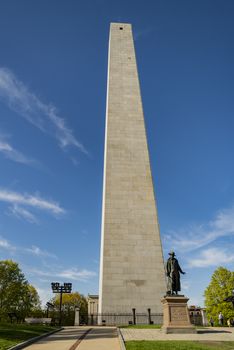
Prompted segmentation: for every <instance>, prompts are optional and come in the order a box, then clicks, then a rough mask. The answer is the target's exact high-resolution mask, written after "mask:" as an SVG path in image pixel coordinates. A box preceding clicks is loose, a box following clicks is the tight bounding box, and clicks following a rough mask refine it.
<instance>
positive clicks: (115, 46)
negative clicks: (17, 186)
mask: <svg viewBox="0 0 234 350" xmlns="http://www.w3.org/2000/svg"><path fill="white" fill-rule="evenodd" d="M165 291H166V282H165V272H164V263H163V254H162V246H161V239H160V233H159V224H158V217H157V209H156V202H155V195H154V187H153V181H152V174H151V168H150V160H149V151H148V145H147V137H146V130H145V124H144V114H143V109H142V101H141V93H140V86H139V80H138V72H137V65H136V57H135V49H134V43H133V36H132V28H131V24H126V23H111V26H110V38H109V57H108V82H107V101H106V133H105V155H104V179H103V202H102V233H101V259H100V284H99V313H101V314H112V315H113V314H131V313H132V309H136V314H137V313H145V314H147V310H148V309H150V310H151V313H161V312H162V304H161V299H162V297H163V295H164V294H165ZM105 320H106V318H105ZM106 322H107V324H108V320H106Z"/></svg>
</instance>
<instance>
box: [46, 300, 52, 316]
mask: <svg viewBox="0 0 234 350" xmlns="http://www.w3.org/2000/svg"><path fill="white" fill-rule="evenodd" d="M46 306H47V310H46V317H47V318H48V317H49V309H50V308H54V304H51V303H49V302H48V303H46Z"/></svg>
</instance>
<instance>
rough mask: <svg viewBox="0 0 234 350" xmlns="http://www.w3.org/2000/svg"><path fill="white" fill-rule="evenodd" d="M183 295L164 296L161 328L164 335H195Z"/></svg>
mask: <svg viewBox="0 0 234 350" xmlns="http://www.w3.org/2000/svg"><path fill="white" fill-rule="evenodd" d="M188 300H189V298H186V297H184V296H183V295H178V296H177V295H171V296H165V297H164V298H163V299H162V300H161V302H162V304H163V326H162V331H163V332H165V333H197V331H196V328H195V327H194V326H193V325H192V324H191V322H190V317H189V311H188V306H187V301H188Z"/></svg>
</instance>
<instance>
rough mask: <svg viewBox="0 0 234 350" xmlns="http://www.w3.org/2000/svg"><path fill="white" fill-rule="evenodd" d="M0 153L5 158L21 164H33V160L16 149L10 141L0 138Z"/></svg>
mask: <svg viewBox="0 0 234 350" xmlns="http://www.w3.org/2000/svg"><path fill="white" fill-rule="evenodd" d="M0 153H2V154H3V155H4V156H5V157H6V158H8V159H10V160H13V161H14V162H17V163H22V164H33V163H35V161H34V160H33V159H31V158H29V157H26V156H25V155H24V154H23V153H21V152H19V151H17V150H16V149H15V148H13V146H11V145H10V143H8V142H5V141H4V140H1V139H0Z"/></svg>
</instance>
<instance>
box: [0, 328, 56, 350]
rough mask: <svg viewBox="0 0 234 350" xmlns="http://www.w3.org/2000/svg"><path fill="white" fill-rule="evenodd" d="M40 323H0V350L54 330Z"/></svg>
mask: <svg viewBox="0 0 234 350" xmlns="http://www.w3.org/2000/svg"><path fill="white" fill-rule="evenodd" d="M54 329H55V327H50V326H42V325H35V326H33V325H21V324H7V323H6V324H0V350H5V349H8V348H10V347H11V346H13V345H16V344H18V343H21V342H23V341H25V340H27V339H30V338H33V337H36V336H38V335H41V334H43V333H46V332H50V331H52V330H54Z"/></svg>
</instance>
